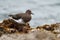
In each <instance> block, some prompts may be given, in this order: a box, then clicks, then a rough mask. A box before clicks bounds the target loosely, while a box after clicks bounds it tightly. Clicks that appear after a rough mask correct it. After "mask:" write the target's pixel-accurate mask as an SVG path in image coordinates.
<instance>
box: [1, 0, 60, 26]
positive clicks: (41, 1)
mask: <svg viewBox="0 0 60 40" xmlns="http://www.w3.org/2000/svg"><path fill="white" fill-rule="evenodd" d="M27 9H31V10H32V12H33V13H34V15H32V20H31V21H30V25H31V26H32V27H36V26H38V25H43V24H51V23H56V22H60V0H0V20H3V19H6V18H8V15H9V14H16V13H19V12H25V11H26V10H27Z"/></svg>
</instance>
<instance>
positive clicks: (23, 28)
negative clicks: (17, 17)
mask: <svg viewBox="0 0 60 40" xmlns="http://www.w3.org/2000/svg"><path fill="white" fill-rule="evenodd" d="M0 26H1V27H2V28H4V29H5V31H6V32H8V33H14V32H16V30H17V31H18V32H26V33H27V31H28V30H29V29H30V25H29V24H28V23H27V25H26V24H21V23H17V22H15V21H14V20H12V19H7V20H3V22H2V23H1V25H0Z"/></svg>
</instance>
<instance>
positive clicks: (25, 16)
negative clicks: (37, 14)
mask: <svg viewBox="0 0 60 40" xmlns="http://www.w3.org/2000/svg"><path fill="white" fill-rule="evenodd" d="M31 14H33V13H32V12H31V10H29V9H28V10H26V12H25V13H18V14H15V15H9V17H11V18H12V19H13V20H14V21H16V22H18V23H21V22H22V23H28V22H29V21H30V20H31V19H32V17H31Z"/></svg>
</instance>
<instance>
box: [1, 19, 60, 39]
mask: <svg viewBox="0 0 60 40" xmlns="http://www.w3.org/2000/svg"><path fill="white" fill-rule="evenodd" d="M0 40H60V23H55V24H51V25H48V24H45V25H42V26H38V27H36V28H31V27H30V25H29V24H28V23H27V24H21V23H20V24H19V23H17V22H15V21H14V20H12V19H7V20H3V22H2V23H0Z"/></svg>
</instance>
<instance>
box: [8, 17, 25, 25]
mask: <svg viewBox="0 0 60 40" xmlns="http://www.w3.org/2000/svg"><path fill="white" fill-rule="evenodd" d="M9 18H10V19H13V18H12V17H9ZM13 20H14V21H16V22H17V23H22V24H24V23H25V22H24V21H23V20H22V19H19V20H15V19H13Z"/></svg>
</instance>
